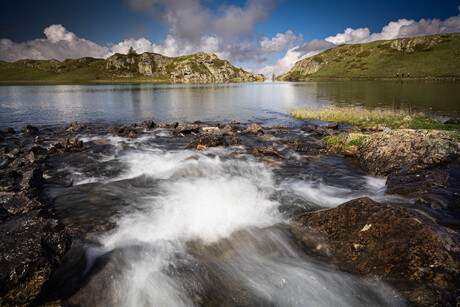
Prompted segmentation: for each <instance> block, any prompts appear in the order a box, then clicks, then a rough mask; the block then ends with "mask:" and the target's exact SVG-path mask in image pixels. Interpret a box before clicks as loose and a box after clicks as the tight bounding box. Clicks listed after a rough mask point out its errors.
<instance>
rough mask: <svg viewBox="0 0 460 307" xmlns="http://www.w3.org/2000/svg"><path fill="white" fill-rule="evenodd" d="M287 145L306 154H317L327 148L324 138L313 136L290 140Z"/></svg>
mask: <svg viewBox="0 0 460 307" xmlns="http://www.w3.org/2000/svg"><path fill="white" fill-rule="evenodd" d="M288 146H289V148H292V149H294V150H296V151H300V152H304V153H306V154H307V155H318V154H320V153H322V152H324V151H325V150H326V149H327V144H326V142H325V141H324V140H317V139H314V138H303V139H299V140H290V141H289V143H288Z"/></svg>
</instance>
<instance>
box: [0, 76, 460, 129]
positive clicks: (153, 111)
mask: <svg viewBox="0 0 460 307" xmlns="http://www.w3.org/2000/svg"><path fill="white" fill-rule="evenodd" d="M459 97H460V84H458V83H453V82H452V83H437V82H419V81H410V82H404V81H399V82H392V81H381V82H320V83H318V82H307V83H286V82H264V83H241V84H235V83H233V84H213V85H195V84H190V85H178V84H176V85H58V86H1V87H0V126H2V127H6V126H11V127H13V128H20V126H21V125H23V124H24V123H28V124H31V125H38V126H42V125H64V124H67V123H69V122H72V121H78V122H82V123H95V122H103V123H108V124H111V123H125V124H129V123H133V122H141V121H143V120H146V119H153V120H154V121H155V122H175V121H179V122H193V121H195V120H201V121H206V122H223V121H225V122H227V121H232V120H238V121H240V122H258V123H263V124H266V125H272V124H286V125H295V124H296V123H298V121H296V120H293V119H292V118H291V117H290V116H289V115H288V111H289V110H290V109H291V108H295V107H305V106H312V105H327V104H333V103H335V104H339V105H350V104H351V105H360V106H367V107H385V108H394V109H399V108H403V109H408V110H411V111H424V112H427V113H429V114H431V115H433V116H435V117H438V118H439V117H444V118H447V117H452V116H457V117H458V116H460V98H459Z"/></svg>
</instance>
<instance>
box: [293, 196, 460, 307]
mask: <svg viewBox="0 0 460 307" xmlns="http://www.w3.org/2000/svg"><path fill="white" fill-rule="evenodd" d="M293 221H294V224H293V226H292V232H293V234H294V235H295V237H296V238H297V239H298V240H299V241H300V242H302V244H304V246H306V248H307V250H308V251H309V252H310V253H313V254H315V255H316V256H319V257H322V258H325V259H328V260H331V261H332V262H334V263H335V264H336V265H338V266H339V267H341V268H342V269H345V270H349V271H352V272H356V273H359V274H364V275H378V276H381V277H384V278H385V279H387V280H388V281H390V282H392V283H393V284H394V285H395V286H397V287H398V285H399V286H401V283H400V282H401V281H407V283H405V286H404V287H406V290H407V287H409V290H408V291H407V292H404V291H401V290H402V288H401V289H400V291H401V292H402V294H403V295H405V296H406V297H407V299H408V300H409V301H410V302H411V303H413V304H418V305H431V304H434V303H447V302H451V303H453V304H454V305H455V296H456V295H458V288H457V285H458V277H459V276H460V236H459V234H458V233H457V232H456V231H454V230H452V229H449V228H445V227H442V226H439V225H438V224H436V222H435V221H434V220H433V219H431V218H429V217H427V216H425V215H423V214H421V213H419V212H417V211H414V210H410V209H405V208H401V207H398V206H394V205H389V204H380V203H376V202H374V201H372V200H371V199H369V198H360V199H355V200H352V201H349V202H347V203H344V204H342V205H340V206H338V207H336V208H334V209H329V210H322V211H316V212H309V213H304V214H301V215H299V216H297V217H295V218H294V220H293ZM420 289H423V290H422V291H420ZM421 292H423V293H424V295H416V293H421Z"/></svg>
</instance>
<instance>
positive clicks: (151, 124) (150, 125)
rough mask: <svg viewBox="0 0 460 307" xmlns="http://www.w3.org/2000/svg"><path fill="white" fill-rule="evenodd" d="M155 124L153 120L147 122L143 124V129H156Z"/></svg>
mask: <svg viewBox="0 0 460 307" xmlns="http://www.w3.org/2000/svg"><path fill="white" fill-rule="evenodd" d="M155 126H156V125H155V123H154V122H153V120H145V121H143V122H142V124H141V128H145V129H154V128H155Z"/></svg>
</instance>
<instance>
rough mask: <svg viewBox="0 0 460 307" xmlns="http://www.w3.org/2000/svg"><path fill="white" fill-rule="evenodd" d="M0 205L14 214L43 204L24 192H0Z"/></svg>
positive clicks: (37, 207)
mask: <svg viewBox="0 0 460 307" xmlns="http://www.w3.org/2000/svg"><path fill="white" fill-rule="evenodd" d="M0 207H1V208H3V209H4V210H6V211H7V212H8V213H9V214H12V215H15V214H19V213H23V212H27V211H31V210H35V209H39V208H42V207H43V204H42V203H40V202H39V201H37V200H36V199H34V198H29V197H28V196H27V195H26V194H25V193H23V192H21V193H13V192H0Z"/></svg>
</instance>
